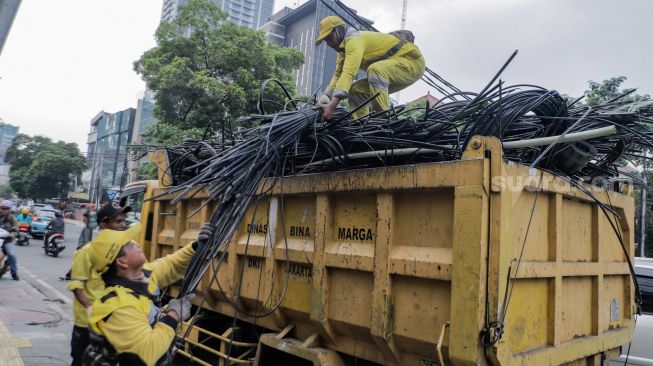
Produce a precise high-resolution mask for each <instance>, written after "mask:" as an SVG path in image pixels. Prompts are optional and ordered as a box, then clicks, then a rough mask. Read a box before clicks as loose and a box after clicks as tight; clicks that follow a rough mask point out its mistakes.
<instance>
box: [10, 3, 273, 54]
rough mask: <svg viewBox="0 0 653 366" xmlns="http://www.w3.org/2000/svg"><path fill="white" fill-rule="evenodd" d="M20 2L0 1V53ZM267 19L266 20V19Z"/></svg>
mask: <svg viewBox="0 0 653 366" xmlns="http://www.w3.org/2000/svg"><path fill="white" fill-rule="evenodd" d="M20 1H21V0H0V53H2V48H3V47H4V45H5V42H6V41H7V37H9V30H10V29H11V25H12V24H13V23H14V18H15V17H16V13H17V12H18V7H20ZM266 19H267V18H266Z"/></svg>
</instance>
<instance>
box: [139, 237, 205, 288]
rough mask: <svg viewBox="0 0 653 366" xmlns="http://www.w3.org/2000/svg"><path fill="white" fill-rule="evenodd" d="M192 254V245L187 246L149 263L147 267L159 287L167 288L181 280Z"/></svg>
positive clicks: (193, 251)
mask: <svg viewBox="0 0 653 366" xmlns="http://www.w3.org/2000/svg"><path fill="white" fill-rule="evenodd" d="M193 254H195V249H193V245H192V244H188V245H186V246H185V247H183V248H181V249H179V250H177V251H176V252H174V253H172V254H169V255H167V256H165V257H163V258H159V259H157V260H155V261H154V262H151V263H150V264H149V265H150V268H151V269H152V272H153V273H154V275H155V276H156V278H157V280H158V285H159V287H166V286H169V285H170V284H173V283H175V282H177V281H178V280H180V279H182V278H183V277H184V274H186V268H188V263H190V259H191V258H192V257H193Z"/></svg>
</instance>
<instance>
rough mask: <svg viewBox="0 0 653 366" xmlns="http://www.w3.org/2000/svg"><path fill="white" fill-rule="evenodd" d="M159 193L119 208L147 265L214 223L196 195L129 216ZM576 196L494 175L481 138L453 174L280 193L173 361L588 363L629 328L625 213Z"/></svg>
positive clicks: (399, 174)
mask: <svg viewBox="0 0 653 366" xmlns="http://www.w3.org/2000/svg"><path fill="white" fill-rule="evenodd" d="M154 159H155V160H156V161H157V162H158V164H159V165H160V167H165V159H166V157H165V155H164V154H161V153H158V154H154ZM167 183H168V182H167V181H166V175H165V174H161V176H160V179H159V181H147V182H138V183H133V184H131V185H129V186H128V187H127V188H126V189H125V191H124V193H123V197H126V198H127V199H128V200H129V202H130V203H131V204H134V205H136V206H137V207H141V206H140V204H141V202H142V207H141V210H140V215H141V217H140V218H139V219H140V220H141V221H142V222H143V223H144V224H145V225H146V228H147V229H146V230H144V231H143V233H142V237H141V243H142V244H143V247H144V249H145V251H146V253H147V254H148V255H149V257H150V259H154V258H157V257H160V256H163V255H166V254H168V253H171V252H173V251H175V250H176V249H178V248H179V247H180V246H183V245H186V244H187V243H189V242H190V241H191V240H193V239H194V238H195V237H196V236H197V234H198V231H199V229H200V226H201V225H202V223H204V222H206V221H208V220H209V218H210V217H211V214H212V213H213V211H214V210H215V208H216V206H215V204H214V203H209V204H208V205H206V206H205V207H203V208H201V209H200V210H199V211H198V213H197V214H195V215H194V216H190V217H189V215H190V213H192V212H193V211H195V210H197V209H198V208H200V207H202V205H204V204H205V203H206V201H207V195H206V192H205V191H203V190H202V189H201V188H198V191H197V192H194V194H193V195H191V198H188V199H184V200H182V201H180V202H178V203H177V204H175V205H171V204H170V201H171V200H172V198H174V196H172V195H163V196H160V197H158V198H156V199H154V200H150V201H148V200H145V201H144V202H143V198H145V199H147V198H151V197H155V196H157V195H159V194H161V193H164V192H165V190H166V187H165V185H166V184H167ZM626 188H628V187H626ZM586 189H587V192H584V191H583V190H581V189H578V188H577V187H574V186H571V185H569V184H568V183H567V182H566V181H564V180H562V179H560V178H557V177H555V176H553V175H551V174H549V173H545V172H542V171H539V170H536V169H529V168H528V167H526V166H523V165H519V164H515V163H511V162H508V161H506V160H504V159H503V156H502V150H501V144H500V142H499V141H498V140H496V139H494V138H483V137H475V138H474V139H473V141H472V142H471V143H470V144H469V148H468V149H467V151H466V152H465V154H464V156H463V159H461V160H459V161H451V162H442V163H431V164H420V165H407V166H396V167H388V168H378V169H368V170H356V171H343V172H334V173H323V174H309V175H301V176H294V177H288V178H286V179H283V180H280V181H278V182H277V183H276V185H274V188H273V189H272V190H271V191H267V192H261V194H262V196H261V198H260V199H259V200H257V205H252V207H250V209H249V211H248V213H247V215H246V216H245V218H244V219H243V221H242V223H241V224H240V225H239V227H238V229H237V231H236V232H235V233H234V235H233V237H232V239H231V241H230V243H228V245H227V246H226V248H227V249H225V250H226V251H227V253H224V255H225V256H224V260H223V261H221V262H220V263H216V265H215V266H213V268H210V269H209V270H208V272H207V273H206V274H205V276H204V278H203V280H202V281H201V282H200V285H199V286H198V288H197V297H196V299H195V302H196V304H198V305H199V304H201V306H202V307H203V308H205V309H206V310H207V311H206V312H205V315H203V316H202V317H201V318H198V319H195V320H194V321H195V323H194V325H195V326H193V327H192V331H190V332H186V330H187V328H186V327H185V328H184V329H183V330H182V332H181V333H180V336H181V337H184V336H185V344H186V347H185V348H183V349H180V351H179V354H180V355H185V356H187V357H190V358H192V359H193V360H194V361H196V362H197V363H199V364H203V365H208V364H217V363H218V362H220V364H226V362H225V359H226V358H227V357H230V360H229V364H231V365H237V364H250V363H251V364H256V365H329V366H338V365H377V364H378V365H415V366H427V365H444V364H446V365H450V364H451V365H486V364H491V365H599V364H603V362H604V361H605V360H609V359H611V358H615V357H617V356H618V355H619V351H620V348H621V346H623V345H625V344H627V343H628V342H629V340H630V338H631V336H632V333H633V330H634V314H635V312H636V304H635V301H634V285H633V282H632V279H631V276H630V272H629V266H628V263H627V260H626V254H625V253H627V255H628V256H629V257H631V258H632V257H633V231H634V228H633V210H634V207H633V206H634V200H633V196H632V194H631V193H629V192H628V191H627V189H621V191H622V192H615V191H612V190H603V189H599V188H596V187H591V186H586ZM588 193H590V194H591V196H593V197H590V195H589V194H588ZM598 201H600V202H603V203H604V204H605V207H602V206H601V205H599V204H598V203H597V202H598ZM619 237H621V242H620V239H619ZM169 291H171V292H170V293H172V294H173V295H174V293H175V290H174V289H172V290H169ZM234 317H236V318H237V319H238V322H234V320H233V319H234ZM234 325H236V326H235V327H234ZM186 333H188V334H186Z"/></svg>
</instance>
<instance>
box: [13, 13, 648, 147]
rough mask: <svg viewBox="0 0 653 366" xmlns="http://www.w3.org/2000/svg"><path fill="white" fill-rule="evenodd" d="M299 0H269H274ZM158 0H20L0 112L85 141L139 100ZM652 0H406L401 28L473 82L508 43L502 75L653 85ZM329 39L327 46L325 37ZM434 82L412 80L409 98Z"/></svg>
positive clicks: (390, 18) (431, 62)
mask: <svg viewBox="0 0 653 366" xmlns="http://www.w3.org/2000/svg"><path fill="white" fill-rule="evenodd" d="M343 1H344V2H345V4H347V5H348V6H350V7H352V8H354V9H356V10H357V11H358V13H359V14H360V15H362V16H364V17H366V18H368V19H372V20H373V21H374V22H375V26H376V28H378V29H379V30H380V31H384V32H389V31H393V30H396V29H399V28H400V26H401V4H402V1H401V0H375V1H369V0H343ZM303 2H304V1H302V0H276V1H275V11H277V10H279V9H281V8H282V7H284V6H290V7H295V6H296V5H297V3H299V4H302V3H303ZM161 4H162V1H161V0H137V1H134V0H59V1H52V0H23V1H22V4H21V7H20V9H19V11H18V14H17V16H16V19H15V21H14V24H13V28H12V30H11V33H10V35H9V39H8V40H7V43H6V44H5V47H4V49H3V51H2V54H0V118H1V119H3V120H4V121H5V122H7V123H11V124H14V125H18V126H19V127H20V132H22V133H27V134H29V135H35V134H39V135H45V136H48V137H50V138H52V139H54V140H64V141H66V142H75V143H77V144H78V145H79V146H80V150H81V151H85V150H86V139H87V134H88V131H89V127H90V125H89V124H90V120H91V119H92V118H93V117H94V116H95V115H96V114H97V113H98V112H100V111H101V110H104V111H107V112H116V111H119V110H123V109H126V108H129V107H133V108H136V104H137V100H138V98H139V96H141V95H142V93H143V91H144V88H145V85H144V83H143V82H142V81H141V80H140V77H139V76H138V75H137V74H136V73H135V72H134V71H133V66H132V65H133V62H134V61H135V60H136V59H138V58H139V56H140V55H141V54H142V53H143V52H144V51H146V50H147V49H149V48H151V47H154V46H155V42H154V37H153V35H154V31H155V30H156V27H157V25H158V23H159V19H160V14H161ZM651 14H653V1H650V0H622V1H615V0H546V1H545V0H500V1H499V0H408V11H407V19H406V28H407V29H410V30H411V31H413V33H414V34H415V38H416V39H415V43H416V44H417V45H418V46H419V48H420V49H421V50H422V53H423V54H424V57H425V59H426V65H427V66H428V67H429V68H430V69H432V70H434V71H435V72H436V73H438V74H439V75H440V76H442V77H444V78H445V79H446V80H448V81H449V82H451V83H452V84H454V85H456V86H457V87H459V88H460V89H463V90H468V91H479V90H480V89H482V88H483V86H485V84H486V83H487V82H488V81H489V80H490V79H491V78H492V77H493V76H494V74H495V73H496V72H497V71H498V70H499V68H500V67H501V65H502V64H503V63H504V62H505V61H506V60H507V58H508V57H509V56H510V54H511V53H512V52H513V51H514V50H519V54H518V56H517V57H516V58H515V60H514V61H513V62H512V63H511V64H510V66H509V67H508V69H507V70H506V71H505V72H504V73H503V75H502V79H503V80H504V81H505V82H506V83H507V84H508V85H512V84H535V85H539V86H543V87H546V88H549V89H555V90H558V91H560V92H561V93H564V94H569V95H572V96H580V95H582V93H583V92H584V91H585V89H586V88H587V82H588V81H589V80H594V81H602V80H605V79H607V78H610V77H613V76H620V75H623V76H626V77H627V78H628V80H627V81H626V82H625V83H624V85H623V86H624V87H636V88H639V89H638V92H639V93H640V94H652V95H653V72H651V68H653V42H652V41H651V40H652V39H653V22H651V21H650V17H651ZM323 47H326V46H323ZM429 91H430V92H431V94H433V95H435V96H436V97H437V96H439V95H438V94H437V92H436V91H435V90H432V89H430V88H429V87H428V86H427V85H426V84H424V83H422V82H421V81H420V82H417V83H416V84H414V85H413V86H411V87H409V88H408V89H406V90H404V91H402V92H401V94H400V98H399V101H400V102H406V101H410V100H413V99H415V98H417V97H419V96H421V95H424V94H426V93H427V92H429Z"/></svg>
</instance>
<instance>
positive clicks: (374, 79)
mask: <svg viewBox="0 0 653 366" xmlns="http://www.w3.org/2000/svg"><path fill="white" fill-rule="evenodd" d="M367 82H368V83H369V84H370V86H371V87H374V88H379V89H383V90H388V87H389V86H390V83H389V82H388V80H386V79H384V78H382V77H380V76H377V75H367Z"/></svg>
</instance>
